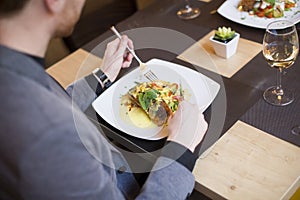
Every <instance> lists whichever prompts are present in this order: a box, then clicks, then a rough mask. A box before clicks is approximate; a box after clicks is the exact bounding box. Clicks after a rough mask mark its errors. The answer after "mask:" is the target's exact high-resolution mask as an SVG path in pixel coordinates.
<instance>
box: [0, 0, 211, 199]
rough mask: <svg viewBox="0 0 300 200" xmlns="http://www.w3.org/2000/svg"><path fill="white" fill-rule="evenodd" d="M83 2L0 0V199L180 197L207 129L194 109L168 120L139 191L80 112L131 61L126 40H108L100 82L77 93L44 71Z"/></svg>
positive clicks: (80, 84) (190, 181)
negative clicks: (51, 46) (53, 45)
mask: <svg viewBox="0 0 300 200" xmlns="http://www.w3.org/2000/svg"><path fill="white" fill-rule="evenodd" d="M83 5H84V0H0V96H1V104H0V110H1V112H0V141H1V145H0V177H1V178H0V199H43V200H44V199H64V200H65V199H133V198H136V199H185V198H186V197H187V196H188V194H189V193H191V191H192V189H193V186H194V178H193V175H192V173H191V170H192V169H193V166H194V163H195V157H194V156H193V154H192V152H193V151H194V150H195V148H196V146H197V145H198V144H199V143H200V142H201V140H202V138H203V136H204V134H205V131H206V129H207V124H206V122H205V120H204V118H203V115H202V114H201V113H199V111H198V109H197V108H196V107H195V106H193V105H190V104H189V103H187V102H182V104H181V105H180V107H179V110H178V111H177V112H176V114H175V116H174V117H173V118H172V119H171V120H170V122H169V132H170V135H169V137H168V139H167V140H168V143H167V144H166V146H165V147H164V148H163V150H162V154H161V156H160V157H159V158H158V159H157V161H156V163H155V165H154V166H153V170H152V172H151V173H150V174H149V177H148V178H147V180H146V181H145V183H144V185H143V186H142V188H139V186H138V184H137V183H136V181H135V179H134V176H133V175H132V173H131V172H130V170H129V166H128V164H127V163H126V160H125V159H124V157H123V156H122V155H121V153H120V152H119V151H118V150H117V149H116V148H114V147H113V146H112V145H111V144H110V143H109V142H108V141H107V140H106V139H105V138H104V137H103V136H102V135H101V134H100V133H99V132H98V130H97V128H96V127H94V126H93V124H92V123H91V122H90V121H89V120H88V119H87V118H86V116H85V115H84V113H83V112H82V110H84V109H85V108H86V107H87V106H88V105H89V104H90V103H91V102H92V101H93V99H95V98H96V97H97V95H100V93H101V91H103V90H104V89H105V87H108V86H109V85H107V84H106V83H107V82H106V81H111V82H113V81H114V80H115V79H116V77H117V75H118V73H119V71H120V70H121V68H122V67H128V66H129V65H130V63H131V60H132V55H130V54H126V45H129V46H130V47H131V48H133V45H132V42H131V40H129V39H128V38H127V37H126V36H123V37H122V39H121V40H119V39H116V40H114V41H112V42H111V43H109V44H108V46H107V50H106V53H105V55H104V64H103V66H101V70H100V71H99V72H98V74H99V75H101V77H102V80H101V81H100V82H99V83H98V82H97V80H96V78H95V79H93V80H94V82H93V81H92V79H91V78H92V77H93V76H88V77H85V78H83V79H81V80H78V81H77V82H76V90H80V91H81V92H82V93H80V92H76V94H75V93H74V92H73V90H74V87H73V86H70V87H69V89H68V92H69V94H67V93H66V91H65V90H63V89H62V88H61V87H60V86H59V85H58V84H57V83H56V81H55V80H53V79H52V78H51V77H50V76H49V75H48V74H47V73H45V71H44V70H43V68H42V67H43V62H44V60H43V57H44V55H45V52H46V49H47V45H48V43H49V40H50V39H51V38H53V37H61V36H67V35H68V34H70V33H71V32H72V29H73V26H74V24H75V23H76V22H77V20H78V18H79V16H80V12H81V9H82V7H83ZM88 79H90V80H91V81H89V82H87V80H88ZM102 81H103V82H102ZM104 82H106V83H104ZM70 96H72V97H73V100H74V101H75V102H76V104H77V105H75V106H74V105H73V104H72V99H71V98H70ZM184 120H185V121H184ZM176 152H182V155H181V154H180V155H178V153H176ZM120 167H125V168H126V169H127V170H125V171H126V172H124V173H119V172H118V169H119V168H120Z"/></svg>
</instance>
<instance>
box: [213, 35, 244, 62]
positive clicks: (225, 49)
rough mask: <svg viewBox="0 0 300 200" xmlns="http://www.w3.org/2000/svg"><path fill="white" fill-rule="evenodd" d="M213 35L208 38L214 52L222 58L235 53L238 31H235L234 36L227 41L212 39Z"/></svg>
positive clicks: (238, 37)
mask: <svg viewBox="0 0 300 200" xmlns="http://www.w3.org/2000/svg"><path fill="white" fill-rule="evenodd" d="M213 37H214V36H211V37H210V38H209V40H210V41H211V43H212V46H213V48H214V50H215V53H216V54H217V55H218V56H220V57H223V58H229V57H231V56H232V55H234V54H235V53H236V50H237V46H238V43H239V40H240V34H239V33H235V37H234V38H233V39H232V40H230V41H229V42H227V43H224V42H220V41H218V40H214V39H213Z"/></svg>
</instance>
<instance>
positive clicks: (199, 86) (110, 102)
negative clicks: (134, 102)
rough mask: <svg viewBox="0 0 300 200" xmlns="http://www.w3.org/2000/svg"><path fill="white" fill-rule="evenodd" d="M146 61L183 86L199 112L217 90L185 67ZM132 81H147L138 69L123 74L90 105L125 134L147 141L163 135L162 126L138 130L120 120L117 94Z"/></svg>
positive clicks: (160, 72) (125, 89)
mask: <svg viewBox="0 0 300 200" xmlns="http://www.w3.org/2000/svg"><path fill="white" fill-rule="evenodd" d="M146 64H147V66H149V67H150V68H151V69H152V70H153V71H154V72H155V73H156V74H159V78H160V79H162V80H165V81H169V82H177V83H178V82H181V84H182V87H183V89H187V91H188V92H189V93H190V94H191V97H190V99H189V101H190V102H191V103H196V104H198V106H199V108H200V110H201V112H204V111H205V110H206V108H207V107H208V106H209V105H210V104H211V103H212V101H213V100H214V98H215V97H216V95H217V93H218V91H219V89H220V85H219V84H218V83H216V82H215V81H213V80H211V79H210V78H208V77H206V76H204V75H202V74H200V73H198V72H196V71H194V70H191V69H189V68H187V67H183V66H181V65H178V64H174V63H171V62H167V61H163V60H159V59H152V60H150V61H148V62H147V63H146ZM135 81H139V82H144V81H147V80H146V79H144V77H142V76H141V75H140V72H139V69H138V68H137V69H135V70H133V71H132V72H130V73H129V74H127V75H126V76H124V77H122V78H121V79H120V80H118V81H117V82H116V83H114V84H113V85H112V86H111V87H110V88H108V89H107V90H106V91H105V92H103V93H102V94H101V95H100V96H99V97H98V98H97V99H96V100H95V101H94V102H93V103H92V106H93V108H94V109H95V111H96V112H97V113H98V114H99V115H100V116H101V117H102V118H103V119H104V120H105V121H106V122H108V123H109V124H110V125H112V126H114V127H115V128H117V129H119V130H121V131H123V132H124V133H127V134H128V135H131V136H135V137H138V138H142V139H147V140H158V139H161V138H164V137H166V136H167V131H166V130H164V129H163V130H161V128H154V129H149V130H146V129H141V128H138V127H136V126H130V125H128V124H126V123H124V122H123V120H122V119H121V117H120V115H119V113H118V112H119V106H120V97H121V95H123V94H125V93H126V92H127V91H128V90H129V89H130V88H131V87H132V86H134V85H135ZM112 109H113V110H112Z"/></svg>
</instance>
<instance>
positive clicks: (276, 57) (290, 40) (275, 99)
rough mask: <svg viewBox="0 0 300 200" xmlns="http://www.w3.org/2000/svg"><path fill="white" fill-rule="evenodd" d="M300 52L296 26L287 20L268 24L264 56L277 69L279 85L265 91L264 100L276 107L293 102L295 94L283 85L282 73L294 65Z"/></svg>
mask: <svg viewBox="0 0 300 200" xmlns="http://www.w3.org/2000/svg"><path fill="white" fill-rule="evenodd" d="M298 52H299V41H298V35H297V30H296V27H295V25H294V24H293V23H292V22H289V21H286V20H278V21H274V22H271V23H270V24H268V26H267V29H266V32H265V35H264V39H263V55H264V57H265V59H266V61H267V63H268V64H269V65H270V66H271V67H274V68H276V69H277V84H276V86H272V87H270V88H268V89H267V90H265V92H264V94H263V97H264V99H265V100H266V101H267V102H268V103H270V104H272V105H276V106H285V105H288V104H290V103H292V102H293V100H294V94H293V92H291V91H290V90H288V89H283V87H282V85H281V78H282V72H283V71H284V69H287V68H289V67H290V66H292V65H293V64H294V62H295V61H296V58H297V56H298Z"/></svg>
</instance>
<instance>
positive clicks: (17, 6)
mask: <svg viewBox="0 0 300 200" xmlns="http://www.w3.org/2000/svg"><path fill="white" fill-rule="evenodd" d="M29 1H30V0H0V17H5V16H8V15H14V14H16V13H18V12H19V11H21V10H22V8H24V6H25V5H26V4H27V3H28V2H29Z"/></svg>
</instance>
